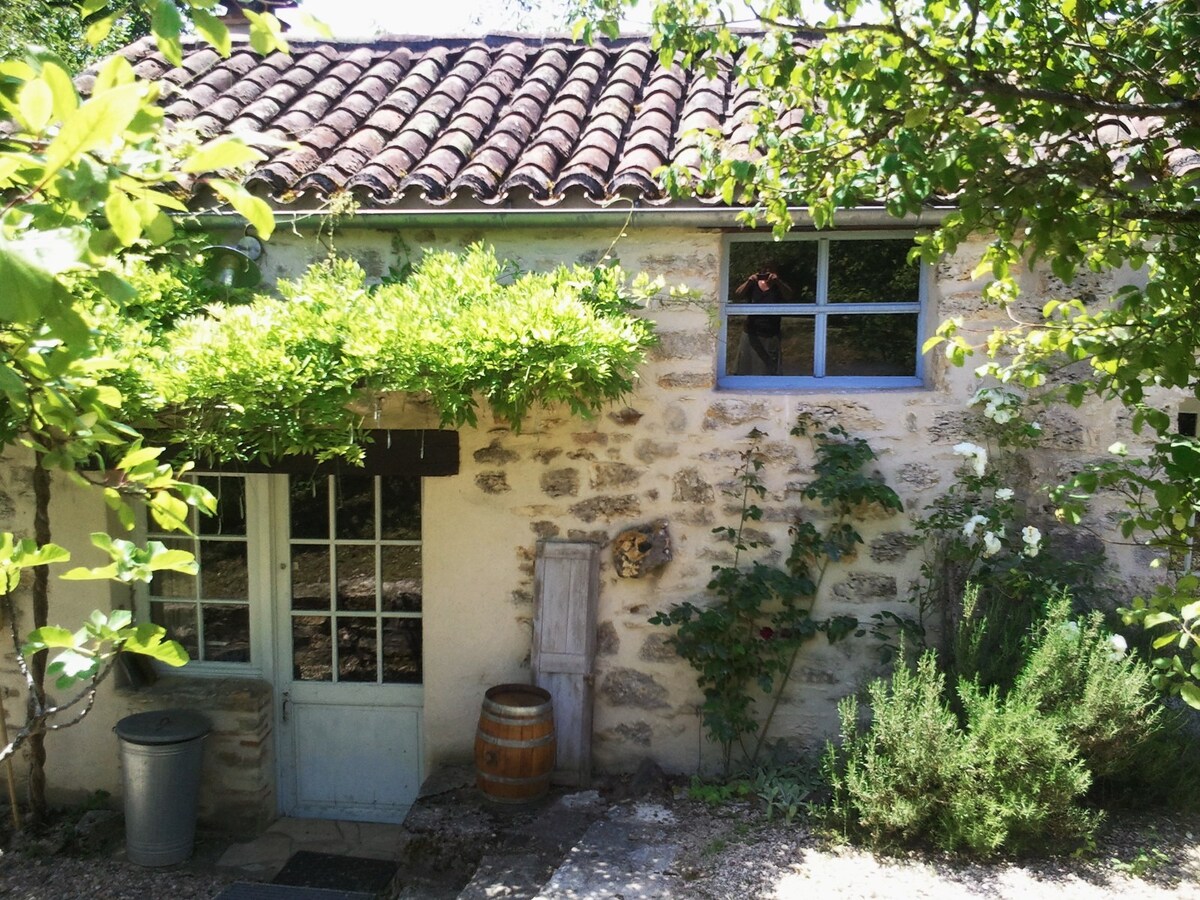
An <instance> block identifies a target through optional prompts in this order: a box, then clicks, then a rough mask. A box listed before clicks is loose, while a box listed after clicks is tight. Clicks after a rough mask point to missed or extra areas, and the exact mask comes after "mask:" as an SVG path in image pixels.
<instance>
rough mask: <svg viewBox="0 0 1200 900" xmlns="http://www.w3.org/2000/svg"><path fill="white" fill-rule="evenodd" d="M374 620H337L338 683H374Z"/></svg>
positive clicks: (343, 618) (344, 618) (340, 618)
mask: <svg viewBox="0 0 1200 900" xmlns="http://www.w3.org/2000/svg"><path fill="white" fill-rule="evenodd" d="M376 627H377V626H376V622H375V619H373V618H371V619H355V618H346V617H339V618H338V681H371V682H373V681H376V680H378V679H376V677H375V672H376V665H375V648H376V644H377V639H376Z"/></svg>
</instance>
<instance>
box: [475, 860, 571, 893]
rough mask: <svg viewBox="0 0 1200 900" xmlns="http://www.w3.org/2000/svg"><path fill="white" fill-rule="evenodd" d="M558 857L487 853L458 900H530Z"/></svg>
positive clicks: (555, 864) (544, 880)
mask: <svg viewBox="0 0 1200 900" xmlns="http://www.w3.org/2000/svg"><path fill="white" fill-rule="evenodd" d="M560 858H561V857H552V856H549V855H548V854H545V853H491V854H488V855H486V856H484V857H483V858H482V859H481V860H480V861H479V867H478V868H477V869H476V870H475V874H474V876H472V878H471V880H470V881H469V882H467V885H466V887H464V888H463V889H462V890H461V891H460V892H459V894H458V900H532V898H533V897H536V896H537V895H538V892H539V891H541V889H542V885H543V884H545V883H546V879H548V878H549V877H550V876H551V875H552V874H554V870H555V868H556V866H557V865H558V863H559V861H560Z"/></svg>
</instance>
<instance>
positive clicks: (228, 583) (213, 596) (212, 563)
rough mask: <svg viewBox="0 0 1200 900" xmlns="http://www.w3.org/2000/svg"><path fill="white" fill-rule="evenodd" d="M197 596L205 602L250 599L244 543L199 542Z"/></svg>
mask: <svg viewBox="0 0 1200 900" xmlns="http://www.w3.org/2000/svg"><path fill="white" fill-rule="evenodd" d="M200 596H201V597H203V598H204V599H205V600H249V599H250V577H249V564H248V562H247V559H246V544H245V543H244V542H242V541H211V540H210V541H201V542H200Z"/></svg>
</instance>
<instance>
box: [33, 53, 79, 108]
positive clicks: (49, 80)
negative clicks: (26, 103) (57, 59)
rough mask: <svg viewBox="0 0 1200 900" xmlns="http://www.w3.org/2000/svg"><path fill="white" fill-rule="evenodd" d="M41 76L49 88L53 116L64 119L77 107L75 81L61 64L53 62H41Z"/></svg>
mask: <svg viewBox="0 0 1200 900" xmlns="http://www.w3.org/2000/svg"><path fill="white" fill-rule="evenodd" d="M42 78H43V79H44V80H45V82H46V85H47V86H48V87H49V88H50V95H51V97H52V99H53V103H54V116H55V118H57V119H60V120H66V119H67V118H68V117H69V116H70V115H71V113H73V112H74V111H75V110H76V109H78V108H79V93H78V92H77V91H76V90H75V83H74V82H73V81H72V80H71V76H70V75H68V74H67V71H66V70H65V69H64V68H63V67H62V66H60V65H58V64H57V63H53V62H44V63H42Z"/></svg>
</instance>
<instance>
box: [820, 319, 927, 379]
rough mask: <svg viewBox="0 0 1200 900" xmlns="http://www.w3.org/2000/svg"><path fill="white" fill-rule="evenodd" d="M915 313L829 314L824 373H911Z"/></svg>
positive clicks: (914, 353)
mask: <svg viewBox="0 0 1200 900" xmlns="http://www.w3.org/2000/svg"><path fill="white" fill-rule="evenodd" d="M916 347H917V317H916V316H915V315H868V316H830V317H829V331H828V334H827V336H826V350H825V374H827V375H915V374H916V372H917V350H916Z"/></svg>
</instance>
